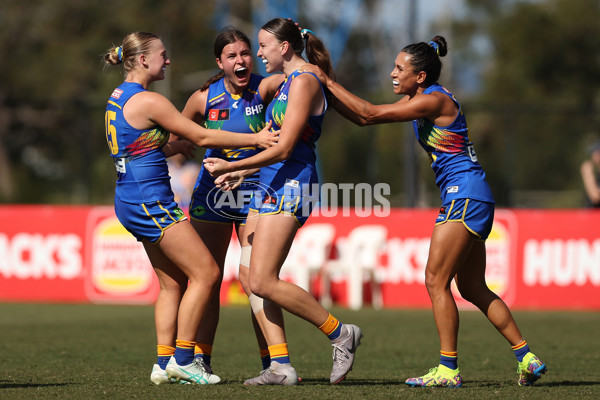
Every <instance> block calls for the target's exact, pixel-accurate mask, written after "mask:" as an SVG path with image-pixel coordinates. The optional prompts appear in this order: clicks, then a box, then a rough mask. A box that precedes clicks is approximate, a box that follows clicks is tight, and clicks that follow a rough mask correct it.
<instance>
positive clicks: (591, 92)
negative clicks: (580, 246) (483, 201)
mask: <svg viewBox="0 0 600 400" xmlns="http://www.w3.org/2000/svg"><path fill="white" fill-rule="evenodd" d="M469 4H470V7H471V12H472V13H473V14H476V15H477V16H478V19H473V18H468V19H465V20H464V21H463V22H460V23H457V24H456V32H457V34H458V35H459V37H460V40H459V42H460V43H461V44H465V43H472V42H473V40H474V38H475V37H477V36H480V37H481V36H485V38H487V40H488V41H489V43H490V48H489V49H487V51H486V52H484V53H483V54H481V57H480V58H479V62H481V63H482V65H486V66H487V67H486V69H485V72H484V75H483V80H482V83H483V87H482V91H481V92H480V93H479V94H478V95H476V96H474V97H473V98H470V99H468V101H466V102H465V109H466V110H467V113H468V116H470V120H469V123H470V125H469V128H470V131H471V135H472V136H473V137H474V141H475V145H476V148H477V150H478V153H479V156H480V159H481V160H482V163H483V164H484V167H485V168H486V171H487V172H488V178H489V180H490V182H491V184H492V188H493V189H495V190H494V192H495V193H496V194H497V195H500V198H499V200H500V204H501V205H518V204H515V203H517V201H516V200H515V196H514V193H513V192H516V191H519V190H520V191H524V190H538V191H542V190H546V191H555V192H558V191H561V190H569V189H571V190H574V192H575V193H577V190H579V188H580V187H581V183H580V178H579V169H578V166H579V164H580V163H581V161H582V159H583V157H584V156H585V153H584V149H585V147H586V145H587V144H589V142H590V140H592V139H593V137H594V136H597V135H598V134H599V132H598V131H597V126H598V122H599V120H598V103H597V102H598V99H599V94H600V92H599V88H600V76H599V75H598V74H597V71H598V70H600V57H599V54H600V42H598V41H597V40H595V38H596V37H597V36H598V35H599V34H600V26H599V25H598V23H597V21H598V18H599V17H600V3H599V2H598V1H596V0H582V1H576V2H573V1H569V0H547V1H535V2H533V1H531V2H529V1H528V2H526V1H502V2H483V3H481V2H474V1H472V2H469ZM465 51H466V52H472V51H473V47H471V48H468V47H467V48H464V49H463V51H462V52H461V51H459V53H460V54H461V55H462V54H463V53H464V52H465ZM470 58H471V59H474V58H473V54H472V53H471V54H470ZM582 198H583V197H582V196H578V195H576V196H575V197H572V198H571V199H570V200H568V202H567V203H566V204H563V206H571V207H573V206H575V207H577V206H579V205H581V204H582V203H581V202H580V200H581V199H582ZM552 201H553V199H552V198H550V199H547V200H546V202H545V203H544V204H538V206H541V207H544V206H545V207H548V206H553V203H552Z"/></svg>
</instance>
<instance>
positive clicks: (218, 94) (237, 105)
mask: <svg viewBox="0 0 600 400" xmlns="http://www.w3.org/2000/svg"><path fill="white" fill-rule="evenodd" d="M262 80H263V77H262V76H260V75H256V74H252V75H251V76H250V83H249V85H248V87H247V88H246V89H245V90H244V91H243V92H242V95H241V96H236V95H232V94H230V93H229V92H228V91H227V89H225V78H221V79H220V80H218V81H217V82H215V83H213V84H212V85H210V86H209V87H208V95H207V101H206V109H205V110H204V126H205V127H206V128H208V129H222V130H225V131H229V132H238V133H256V132H259V131H260V130H261V129H262V128H264V126H265V106H264V104H263V100H262V98H261V97H260V94H259V93H258V85H259V84H260V82H261V81H262ZM259 151H260V149H257V148H256V147H242V148H239V149H208V150H207V151H206V157H219V158H222V159H225V160H227V161H235V160H241V159H244V158H248V157H251V156H253V155H255V154H256V153H258V152H259Z"/></svg>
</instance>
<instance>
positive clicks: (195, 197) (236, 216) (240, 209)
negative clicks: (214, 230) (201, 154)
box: [189, 168, 259, 224]
mask: <svg viewBox="0 0 600 400" xmlns="http://www.w3.org/2000/svg"><path fill="white" fill-rule="evenodd" d="M258 185H259V183H258V174H254V175H251V176H249V177H248V178H246V180H245V181H244V182H243V183H242V184H241V185H240V186H239V187H238V188H236V189H234V190H231V191H223V190H221V189H219V188H218V187H216V186H215V178H213V177H212V176H210V174H209V173H208V171H206V170H205V169H204V168H202V169H201V171H200V173H199V174H198V179H197V180H196V185H195V186H194V192H193V193H192V200H191V202H190V207H189V212H190V218H191V219H193V220H196V221H203V222H215V223H222V224H231V223H232V222H233V223H241V224H245V223H246V217H247V216H248V211H249V208H250V207H249V206H250V201H251V199H252V194H253V192H254V191H255V190H256V189H257V187H258Z"/></svg>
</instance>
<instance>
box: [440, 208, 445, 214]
mask: <svg viewBox="0 0 600 400" xmlns="http://www.w3.org/2000/svg"><path fill="white" fill-rule="evenodd" d="M439 214H446V207H445V206H443V207H440V212H439Z"/></svg>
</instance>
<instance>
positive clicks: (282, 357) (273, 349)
mask: <svg viewBox="0 0 600 400" xmlns="http://www.w3.org/2000/svg"><path fill="white" fill-rule="evenodd" d="M269 355H270V356H271V361H277V362H278V363H279V364H290V363H291V361H290V353H289V352H288V345H287V343H281V344H274V345H273V346H269Z"/></svg>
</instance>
